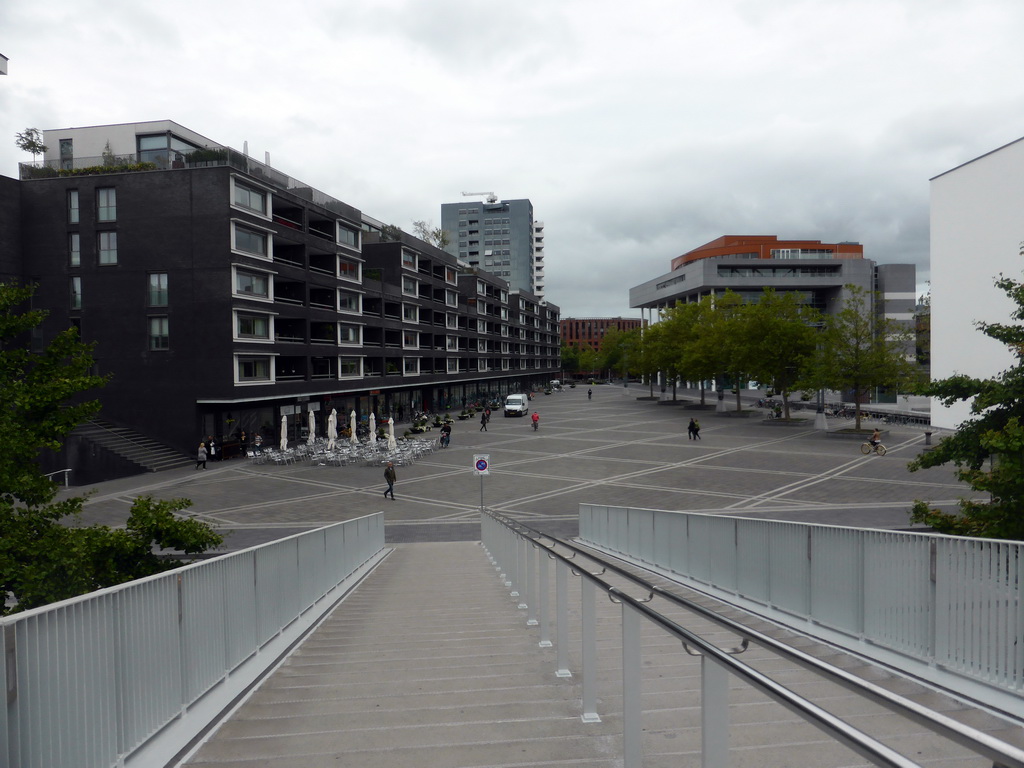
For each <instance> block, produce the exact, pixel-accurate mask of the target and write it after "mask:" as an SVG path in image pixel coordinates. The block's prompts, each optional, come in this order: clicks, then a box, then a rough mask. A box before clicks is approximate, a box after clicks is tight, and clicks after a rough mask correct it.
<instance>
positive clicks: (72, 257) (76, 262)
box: [68, 232, 82, 267]
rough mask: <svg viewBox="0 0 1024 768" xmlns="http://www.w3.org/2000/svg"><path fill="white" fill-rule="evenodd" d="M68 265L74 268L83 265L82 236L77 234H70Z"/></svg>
mask: <svg viewBox="0 0 1024 768" xmlns="http://www.w3.org/2000/svg"><path fill="white" fill-rule="evenodd" d="M68 264H70V265H71V266H72V267H79V266H81V265H82V236H81V235H80V234H78V233H77V232H71V233H69V234H68Z"/></svg>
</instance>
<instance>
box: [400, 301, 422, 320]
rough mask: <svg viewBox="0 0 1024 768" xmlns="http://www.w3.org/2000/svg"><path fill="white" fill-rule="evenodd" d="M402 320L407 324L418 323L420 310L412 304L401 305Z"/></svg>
mask: <svg viewBox="0 0 1024 768" xmlns="http://www.w3.org/2000/svg"><path fill="white" fill-rule="evenodd" d="M402 319H403V320H404V321H405V322H407V323H418V322H419V321H420V308H419V307H417V306H416V305H414V304H403V305H402Z"/></svg>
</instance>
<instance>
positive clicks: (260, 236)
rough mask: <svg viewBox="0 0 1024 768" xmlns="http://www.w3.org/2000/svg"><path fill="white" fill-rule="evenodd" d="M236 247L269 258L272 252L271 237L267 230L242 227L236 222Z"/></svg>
mask: <svg viewBox="0 0 1024 768" xmlns="http://www.w3.org/2000/svg"><path fill="white" fill-rule="evenodd" d="M232 235H233V240H234V245H233V247H234V249H235V250H236V251H242V252H244V253H248V254H250V255H252V256H259V257H261V258H264V259H265V258H267V256H268V255H269V254H270V237H269V236H268V235H267V233H266V232H259V231H258V230H255V229H249V228H248V227H242V226H239V225H238V224H235V225H234V227H233V228H232Z"/></svg>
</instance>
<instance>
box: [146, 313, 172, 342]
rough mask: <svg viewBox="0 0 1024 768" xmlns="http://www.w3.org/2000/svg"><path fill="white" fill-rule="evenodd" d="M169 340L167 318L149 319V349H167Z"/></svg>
mask: <svg viewBox="0 0 1024 768" xmlns="http://www.w3.org/2000/svg"><path fill="white" fill-rule="evenodd" d="M169 347H170V339H169V337H168V335H167V318H166V317H151V318H149V348H150V349H153V350H159V349H167V348H169Z"/></svg>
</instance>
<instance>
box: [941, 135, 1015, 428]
mask: <svg viewBox="0 0 1024 768" xmlns="http://www.w3.org/2000/svg"><path fill="white" fill-rule="evenodd" d="M1022 241H1024V139H1020V140H1018V141H1016V142H1014V143H1012V144H1008V145H1006V146H1005V147H1001V148H1000V149H997V150H995V151H993V152H990V153H989V154H987V155H983V156H982V157H979V158H977V159H976V160H972V161H971V162H969V163H965V164H964V165H961V166H959V167H957V168H954V169H953V170H951V171H947V172H946V173H944V174H942V175H941V176H936V177H935V178H934V179H932V180H931V278H932V280H931V289H932V317H931V321H932V350H931V352H932V378H933V379H943V378H946V377H948V376H952V375H953V374H957V373H962V374H966V375H968V376H971V377H975V378H988V377H991V376H993V375H995V374H997V373H999V372H1000V371H1003V370H1006V368H1008V367H1009V366H1010V365H1012V363H1013V356H1012V355H1011V354H1010V353H1009V352H1008V351H1007V349H1006V347H1005V346H1004V345H1003V344H1000V343H999V342H997V341H995V340H993V339H990V338H988V337H987V336H985V335H984V334H982V333H981V332H980V331H979V330H978V329H977V328H975V325H974V324H975V323H976V322H978V321H985V322H990V323H991V322H1000V323H1005V322H1011V318H1010V313H1011V312H1012V310H1013V308H1014V305H1013V302H1011V301H1010V300H1009V298H1007V296H1006V295H1005V294H1004V293H1003V292H1002V291H1000V290H999V289H997V288H996V287H995V285H994V284H993V283H994V281H995V280H996V278H997V277H998V276H999V274H1000V273H1002V274H1004V275H1006V276H1007V277H1012V278H1013V279H1015V280H1020V279H1021V276H1022V274H1021V272H1022V266H1024V258H1022V257H1021V255H1020V244H1021V242H1022ZM969 415H970V405H969V404H968V403H957V404H955V405H953V406H952V407H950V408H944V407H943V406H942V405H941V404H940V403H938V402H937V401H935V402H933V403H932V424H934V425H936V426H939V427H944V428H948V429H952V428H955V427H956V425H957V424H959V423H960V422H961V421H963V420H964V419H965V418H967V417H968V416H969Z"/></svg>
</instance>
